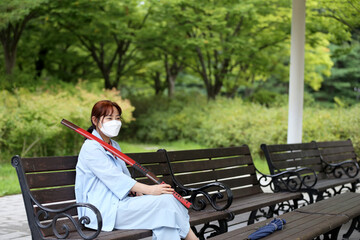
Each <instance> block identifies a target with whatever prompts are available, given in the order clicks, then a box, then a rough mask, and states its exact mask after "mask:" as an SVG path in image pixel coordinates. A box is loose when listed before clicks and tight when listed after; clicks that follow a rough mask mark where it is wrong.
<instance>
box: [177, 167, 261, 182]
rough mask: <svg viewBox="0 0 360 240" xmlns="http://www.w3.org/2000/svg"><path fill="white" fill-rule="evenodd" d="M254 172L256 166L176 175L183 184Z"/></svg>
mask: <svg viewBox="0 0 360 240" xmlns="http://www.w3.org/2000/svg"><path fill="white" fill-rule="evenodd" d="M248 174H254V166H248V167H238V168H230V169H223V170H217V171H203V172H196V173H189V174H183V175H176V178H177V179H179V180H180V182H181V183H183V184H188V183H198V182H206V181H210V180H221V179H224V178H230V177H235V176H242V175H248Z"/></svg>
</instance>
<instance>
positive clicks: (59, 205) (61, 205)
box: [34, 200, 78, 221]
mask: <svg viewBox="0 0 360 240" xmlns="http://www.w3.org/2000/svg"><path fill="white" fill-rule="evenodd" d="M75 202H76V201H75V200H74V201H71V202H66V203H64V202H60V203H57V204H51V205H49V206H46V205H45V206H44V207H48V208H51V209H62V208H65V207H68V206H70V205H72V204H75ZM38 211H41V209H40V208H39V207H37V206H35V207H34V212H35V213H37V212H38ZM67 213H68V214H70V215H71V216H77V214H78V213H77V208H72V209H70V210H69V211H67ZM55 215H56V214H54V213H50V214H49V217H48V218H47V219H53V218H54V216H55ZM47 219H45V216H44V215H43V214H42V215H40V217H39V220H40V221H44V220H47Z"/></svg>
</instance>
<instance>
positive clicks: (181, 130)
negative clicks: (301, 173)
mask: <svg viewBox="0 0 360 240" xmlns="http://www.w3.org/2000/svg"><path fill="white" fill-rule="evenodd" d="M191 99H194V100H193V101H191V100H189V99H188V100H186V101H183V102H182V103H183V104H179V102H177V101H176V100H173V101H172V102H169V103H167V104H168V106H167V107H166V108H164V109H159V108H158V107H154V108H152V107H150V106H149V107H148V109H147V112H146V114H140V115H139V116H138V117H137V121H136V122H133V123H132V127H134V129H136V130H137V131H136V132H135V133H134V134H135V136H136V138H137V139H138V140H140V141H152V142H160V141H173V140H185V141H192V142H196V143H199V144H201V145H203V146H207V147H228V146H235V145H242V144H247V145H249V147H250V149H251V150H252V152H253V154H254V157H256V158H257V157H258V156H259V155H261V154H262V153H261V150H260V144H262V143H268V144H278V143H286V138H287V124H288V122H287V121H288V120H287V119H288V109H287V106H283V107H270V108H267V107H265V106H263V105H260V104H257V103H248V102H244V101H243V100H241V99H239V98H235V99H226V98H218V99H217V100H216V101H210V102H207V101H206V100H205V99H203V98H201V97H192V98H191ZM158 104H159V103H158ZM173 105H174V107H172V106H173ZM359 112H360V105H357V106H354V107H351V108H335V109H327V108H326V109H325V108H319V107H315V106H312V107H311V106H306V107H305V110H304V117H303V141H304V142H306V141H312V140H316V141H327V140H336V139H347V138H351V139H352V141H353V142H354V145H355V148H356V150H357V152H358V153H359V152H360V151H359V150H360V136H359V132H360V129H359V127H360V115H359V114H358V113H359Z"/></svg>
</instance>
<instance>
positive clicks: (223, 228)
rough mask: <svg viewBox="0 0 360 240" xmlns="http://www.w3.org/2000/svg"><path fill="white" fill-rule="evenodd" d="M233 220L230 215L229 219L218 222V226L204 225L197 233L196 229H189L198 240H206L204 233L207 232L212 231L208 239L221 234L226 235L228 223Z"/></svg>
mask: <svg viewBox="0 0 360 240" xmlns="http://www.w3.org/2000/svg"><path fill="white" fill-rule="evenodd" d="M233 219H234V218H233V215H232V214H230V217H229V219H222V220H218V222H219V226H217V225H215V224H210V223H205V224H204V226H203V227H202V228H201V229H200V230H199V231H197V229H196V228H195V227H194V226H192V227H191V229H192V230H193V232H194V233H195V235H196V236H197V237H198V238H199V239H200V240H205V239H206V238H205V233H206V232H207V231H208V230H209V231H211V230H214V232H212V233H211V234H210V236H209V237H208V238H211V237H214V236H216V235H219V234H222V233H226V232H227V231H228V221H231V220H233Z"/></svg>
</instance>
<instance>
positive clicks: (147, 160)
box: [11, 151, 233, 239]
mask: <svg viewBox="0 0 360 240" xmlns="http://www.w3.org/2000/svg"><path fill="white" fill-rule="evenodd" d="M127 155H128V156H129V157H131V158H133V159H134V160H135V161H137V162H139V163H140V164H142V165H144V166H146V168H147V169H149V170H150V171H152V172H153V173H154V174H155V175H157V176H159V177H161V178H162V180H164V181H165V182H167V183H169V184H171V185H174V184H173V183H172V177H171V176H170V171H169V169H168V166H169V165H168V163H167V162H166V161H167V160H166V158H165V154H164V152H160V151H159V152H153V153H134V154H127ZM11 163H12V165H13V166H14V167H15V168H16V172H17V174H18V178H19V183H20V187H21V192H22V195H23V200H24V204H25V209H26V214H27V219H28V224H29V227H30V231H31V234H32V238H33V239H47V238H69V239H79V238H83V239H94V238H96V239H140V238H144V237H148V236H151V234H152V233H151V231H150V230H114V231H111V232H102V231H100V229H101V228H102V217H101V214H100V212H99V211H98V209H97V208H96V207H94V206H93V205H91V204H88V203H76V200H75V190H74V183H75V174H76V172H75V167H76V163H77V156H62V157H38V158H20V157H19V156H14V157H13V158H12V160H11ZM130 171H131V172H132V176H133V177H134V178H135V179H136V180H137V181H139V182H143V183H147V184H153V183H152V182H151V181H150V180H149V179H148V178H146V177H144V176H142V175H141V173H139V172H137V171H133V168H131V167H130ZM209 186H211V187H215V188H217V189H218V190H222V192H224V193H225V194H226V195H227V200H226V201H225V203H222V206H220V205H218V204H217V203H216V201H217V198H218V197H219V194H217V193H216V194H215V195H214V194H207V193H206V189H204V188H203V189H202V190H201V191H202V193H206V194H207V196H208V197H209V199H208V200H209V203H210V204H209V205H210V206H212V207H209V208H207V209H206V210H202V211H195V210H190V211H189V214H190V224H191V225H192V226H195V225H198V224H204V225H205V227H203V230H202V231H201V232H200V233H198V234H199V237H200V238H201V239H204V236H203V235H201V234H202V233H203V232H205V231H206V229H208V228H211V229H214V230H215V234H219V233H223V232H226V231H227V222H228V221H229V220H230V219H231V218H232V216H233V215H232V214H231V213H230V212H228V211H226V210H225V209H226V208H228V207H229V206H230V204H231V201H232V197H231V194H232V193H231V191H230V189H228V188H227V187H226V186H223V185H222V184H221V183H214V184H210V185H209ZM205 188H207V186H205ZM205 205H207V203H205ZM79 207H86V208H90V209H91V210H92V211H93V212H94V214H95V215H96V217H97V219H98V221H97V223H98V228H97V229H98V230H97V231H94V230H90V229H87V228H85V227H84V226H83V224H85V223H86V222H87V221H89V219H88V218H87V217H83V218H81V219H78V218H77V208H79ZM214 208H215V209H214ZM198 210H199V209H198ZM210 221H218V225H214V224H210Z"/></svg>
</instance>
